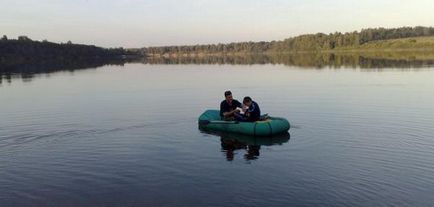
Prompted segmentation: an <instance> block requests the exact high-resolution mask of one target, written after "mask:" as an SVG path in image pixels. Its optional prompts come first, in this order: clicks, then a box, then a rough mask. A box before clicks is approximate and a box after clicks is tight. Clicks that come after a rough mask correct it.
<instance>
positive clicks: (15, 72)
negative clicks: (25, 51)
mask: <svg viewBox="0 0 434 207" xmlns="http://www.w3.org/2000/svg"><path fill="white" fill-rule="evenodd" d="M124 63H125V60H122V59H98V60H95V59H77V60H68V61H59V60H40V61H37V62H26V63H20V64H15V63H8V62H2V64H0V84H1V83H2V82H3V81H5V82H8V83H10V82H12V80H13V79H17V78H18V79H22V80H23V81H31V80H32V79H33V78H34V77H35V76H37V75H38V74H49V73H53V72H60V71H70V72H73V71H75V70H83V69H89V68H97V67H101V66H103V65H123V64H124Z"/></svg>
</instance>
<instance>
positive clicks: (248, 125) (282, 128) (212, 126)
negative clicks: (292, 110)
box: [199, 110, 290, 136]
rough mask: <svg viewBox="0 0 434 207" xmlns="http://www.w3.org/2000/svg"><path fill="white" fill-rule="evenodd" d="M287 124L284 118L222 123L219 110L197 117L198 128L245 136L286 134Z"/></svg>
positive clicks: (208, 111)
mask: <svg viewBox="0 0 434 207" xmlns="http://www.w3.org/2000/svg"><path fill="white" fill-rule="evenodd" d="M289 127H290V125H289V122H288V120H286V119H284V118H278V117H268V118H267V119H266V120H264V121H256V122H238V121H223V120H222V119H221V117H220V111H219V110H207V111H205V112H204V113H203V114H202V115H200V117H199V128H201V129H205V130H214V131H222V132H230V133H237V134H245V135H250V136H273V135H278V134H283V133H287V132H288V130H289Z"/></svg>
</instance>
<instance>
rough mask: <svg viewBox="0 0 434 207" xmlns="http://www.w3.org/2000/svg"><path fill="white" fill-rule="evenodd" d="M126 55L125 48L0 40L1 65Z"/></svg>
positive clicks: (98, 58)
mask: <svg viewBox="0 0 434 207" xmlns="http://www.w3.org/2000/svg"><path fill="white" fill-rule="evenodd" d="M125 54H126V51H125V50H124V49H123V48H110V49H106V48H101V47H96V46H93V45H81V44H73V43H71V41H68V42H67V43H61V44H58V43H53V42H48V41H46V40H44V41H34V40H31V39H30V38H28V37H27V36H20V37H18V39H8V38H7V36H5V35H4V36H3V37H2V38H1V39H0V65H16V64H27V63H33V62H41V61H45V60H49V61H56V60H57V61H67V62H70V61H82V60H104V59H113V58H122V56H123V55H125Z"/></svg>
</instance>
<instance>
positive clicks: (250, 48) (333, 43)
mask: <svg viewBox="0 0 434 207" xmlns="http://www.w3.org/2000/svg"><path fill="white" fill-rule="evenodd" d="M422 36H434V28H433V27H420V26H419V27H401V28H394V29H386V28H376V29H363V30H361V31H360V32H358V31H354V32H347V33H341V32H336V33H331V34H323V33H318V34H308V35H300V36H297V37H292V38H288V39H285V40H282V41H272V42H240V43H229V44H208V45H191V46H188V45H185V46H165V47H147V48H142V51H141V53H142V55H146V56H156V55H157V56H158V55H172V54H216V53H220V54H230V53H266V52H298V51H318V50H333V49H338V48H344V47H357V46H360V45H363V44H366V43H369V42H372V41H378V40H389V39H398V38H409V37H422Z"/></svg>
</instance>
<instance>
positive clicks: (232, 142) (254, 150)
mask: <svg viewBox="0 0 434 207" xmlns="http://www.w3.org/2000/svg"><path fill="white" fill-rule="evenodd" d="M201 132H202V133H205V134H211V135H216V136H220V142H221V150H222V152H224V154H225V156H226V160H227V161H233V160H234V158H235V155H236V154H237V151H240V152H242V151H244V152H245V154H244V159H245V160H246V161H249V160H256V159H258V158H259V156H260V150H261V147H262V146H272V145H282V144H284V143H286V142H288V141H289V139H290V134H289V133H284V134H280V135H275V136H273V137H254V136H247V135H240V134H231V133H222V132H213V131H208V130H207V131H205V130H201Z"/></svg>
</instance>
